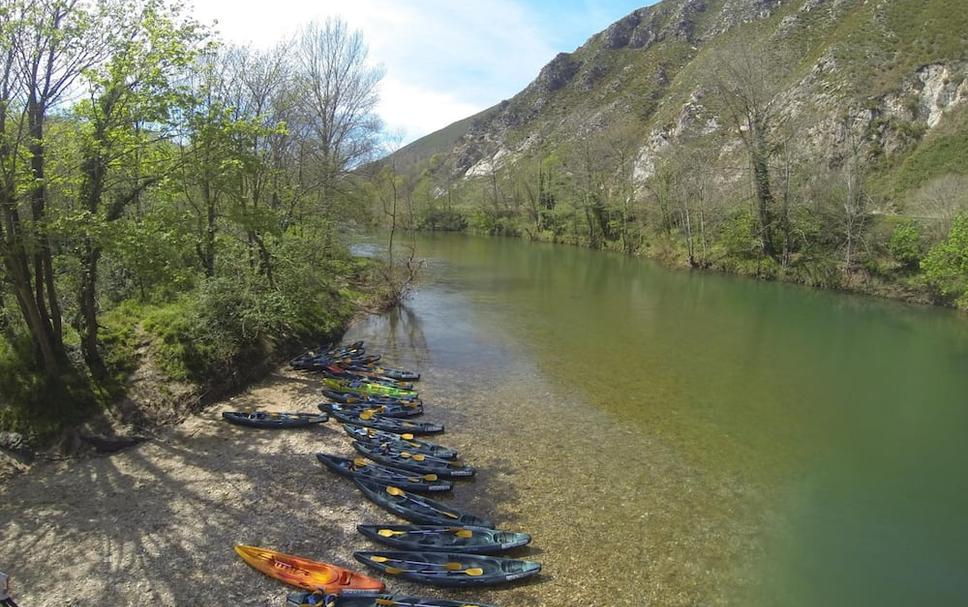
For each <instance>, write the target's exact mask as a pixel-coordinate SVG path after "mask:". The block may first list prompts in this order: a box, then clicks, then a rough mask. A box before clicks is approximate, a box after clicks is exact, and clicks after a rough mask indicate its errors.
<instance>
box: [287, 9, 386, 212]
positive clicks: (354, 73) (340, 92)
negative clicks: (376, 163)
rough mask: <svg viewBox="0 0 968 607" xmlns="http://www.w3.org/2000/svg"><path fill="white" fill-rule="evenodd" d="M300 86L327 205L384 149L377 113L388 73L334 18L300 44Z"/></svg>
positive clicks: (305, 33)
mask: <svg viewBox="0 0 968 607" xmlns="http://www.w3.org/2000/svg"><path fill="white" fill-rule="evenodd" d="M296 51H297V56H298V61H299V73H298V79H299V80H298V86H299V89H300V94H301V95H303V97H304V99H305V120H306V127H307V130H308V131H309V133H311V135H312V138H311V139H308V140H307V143H309V146H308V152H309V154H310V155H311V156H312V157H313V161H314V162H313V164H314V165H315V166H314V169H315V171H316V173H317V175H316V179H315V183H316V185H317V187H318V192H319V193H320V201H321V202H322V203H323V204H328V203H330V202H331V198H332V196H333V195H334V194H335V192H336V188H337V186H338V182H339V179H340V178H341V177H342V176H344V175H345V174H346V172H347V171H348V170H350V169H352V168H355V167H357V166H359V165H360V164H361V163H363V162H365V161H367V160H370V159H371V158H372V157H373V154H374V153H375V152H376V151H377V150H378V147H379V141H378V138H377V134H378V133H379V131H380V128H381V123H380V120H379V118H378V117H377V116H376V114H375V113H374V112H375V109H376V104H377V101H378V100H379V97H378V95H377V87H378V85H379V82H380V80H381V79H382V78H383V70H382V69H381V68H374V67H371V66H369V65H368V64H367V54H368V49H367V47H366V44H365V43H364V42H363V37H362V35H361V34H360V33H359V32H351V31H350V30H349V29H348V26H347V24H346V22H345V21H343V20H341V19H336V18H329V19H327V20H326V21H325V22H323V23H322V24H319V23H315V22H314V23H310V24H309V25H307V26H306V27H305V28H304V29H303V30H302V33H301V34H300V36H299V38H298V41H297V47H296Z"/></svg>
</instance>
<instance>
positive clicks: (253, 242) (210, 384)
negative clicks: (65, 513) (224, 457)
mask: <svg viewBox="0 0 968 607" xmlns="http://www.w3.org/2000/svg"><path fill="white" fill-rule="evenodd" d="M366 56H367V48H366V46H365V43H364V42H363V40H362V39H361V37H360V36H359V34H357V33H353V32H352V31H350V30H348V29H347V27H346V25H345V24H344V23H343V22H342V21H340V20H329V21H326V22H325V23H321V24H315V23H314V24H309V25H306V26H304V27H303V28H302V29H301V31H300V33H299V34H298V35H297V36H296V37H295V39H293V40H290V41H285V42H281V43H280V44H279V45H278V46H276V47H275V48H273V49H271V50H268V51H261V50H252V49H249V48H240V47H233V46H229V45H226V44H223V43H221V42H219V40H218V39H217V38H216V37H215V35H214V34H213V32H212V31H211V30H210V29H209V28H207V27H205V26H203V25H202V24H200V23H198V22H196V21H194V20H193V19H192V18H191V17H190V16H189V15H188V14H186V13H185V12H184V10H183V7H182V5H181V3H178V2H169V1H168V0H137V1H135V2H132V1H130V0H124V1H122V0H91V1H85V0H44V1H36V0H9V1H6V2H4V3H2V5H0V216H2V221H0V261H2V265H0V430H12V431H16V432H20V433H25V434H27V437H28V440H31V441H33V440H36V441H37V442H38V443H42V442H43V441H45V440H48V439H50V438H53V437H55V436H56V435H57V434H58V432H60V431H61V430H62V429H64V428H76V427H77V424H78V423H80V422H81V421H83V420H90V419H98V418H107V417H111V416H112V415H115V414H120V412H121V411H125V410H128V409H130V407H126V408H120V409H119V408H117V407H114V406H112V405H113V404H114V403H117V402H119V401H126V402H128V403H129V404H130V401H131V399H135V400H137V399H139V398H142V400H145V401H146V402H150V401H166V400H168V401H170V400H172V399H180V400H181V401H183V402H182V403H181V404H182V406H183V405H184V403H185V402H197V401H198V400H199V399H203V398H211V397H213V396H215V395H217V394H218V393H219V392H221V391H224V390H225V389H226V388H230V387H236V386H238V385H239V384H240V383H241V382H242V381H243V380H244V379H246V378H247V376H251V375H252V374H253V373H254V372H255V371H257V370H258V369H260V368H263V367H264V366H265V362H266V359H267V358H271V355H272V353H273V352H274V351H276V350H281V349H285V348H286V347H287V346H289V347H291V346H292V344H293V343H294V342H297V341H306V340H310V339H311V340H321V339H323V338H326V337H330V336H332V335H333V334H335V333H337V332H341V330H342V329H343V327H344V326H345V322H346V321H347V320H348V318H349V317H350V316H351V314H352V312H353V310H354V305H355V304H358V303H360V302H361V300H362V299H366V298H371V299H372V297H373V296H374V293H376V295H377V296H384V295H387V292H388V291H389V297H390V299H391V300H392V299H393V290H392V289H386V288H383V286H385V281H384V280H383V277H384V276H386V275H387V273H386V271H385V270H381V269H380V268H378V267H377V266H376V264H372V263H364V262H361V261H359V260H356V259H354V258H351V257H350V256H349V254H348V252H347V250H346V249H345V244H343V243H341V242H340V240H339V239H337V237H336V226H337V225H338V224H340V223H345V222H347V221H352V220H357V219H365V217H364V215H365V214H364V213H361V212H360V211H359V210H358V209H359V205H357V204H355V203H354V200H355V198H354V193H353V192H354V190H352V188H349V187H348V186H347V174H348V173H349V171H351V170H352V169H353V168H354V167H356V166H358V165H359V164H360V163H362V162H365V161H369V160H371V159H373V158H374V157H375V154H377V153H378V150H379V145H380V141H381V139H380V132H381V124H380V121H379V120H378V119H377V118H376V116H375V115H374V113H373V108H374V104H375V103H376V100H377V84H378V82H379V80H380V78H381V76H382V73H381V71H380V70H379V69H374V68H371V67H369V65H368V63H367V59H366ZM375 283H378V284H379V285H381V286H380V287H379V288H377V289H370V288H368V287H367V285H371V286H372V285H373V284H375ZM364 287H367V288H364ZM363 291H366V294H364V292H363ZM370 303H373V302H372V301H371V302H370ZM317 343H318V342H317ZM146 369H147V370H146ZM134 374H140V376H141V377H142V379H144V378H145V377H147V378H149V379H152V380H153V382H150V383H151V384H152V386H153V387H151V388H150V389H149V390H148V392H149V394H147V395H145V394H139V395H135V394H130V387H131V377H132V376H133V375H134ZM172 386H181V387H182V388H183V389H177V390H176V389H175V388H173V387H172ZM142 390H144V386H142ZM139 404H143V403H139ZM98 412H100V413H104V414H110V415H102V416H100V417H99V416H97V415H92V414H94V413H98ZM138 413H142V414H144V413H148V414H151V411H144V410H142V411H138Z"/></svg>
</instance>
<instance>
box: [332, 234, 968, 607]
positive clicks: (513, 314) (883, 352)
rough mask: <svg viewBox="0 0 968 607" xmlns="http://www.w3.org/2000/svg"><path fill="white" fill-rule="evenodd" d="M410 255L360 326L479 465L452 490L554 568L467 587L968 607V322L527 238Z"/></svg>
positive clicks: (669, 599)
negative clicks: (421, 263) (392, 301)
mask: <svg viewBox="0 0 968 607" xmlns="http://www.w3.org/2000/svg"><path fill="white" fill-rule="evenodd" d="M418 256H420V257H422V258H424V259H425V260H426V266H425V270H424V273H423V284H422V285H421V286H420V288H419V289H418V290H417V291H416V292H415V294H414V296H413V297H412V298H411V300H410V301H409V302H408V304H407V305H406V306H405V308H403V309H402V310H399V311H397V312H394V313H393V314H391V315H389V316H384V317H372V318H370V319H368V320H366V321H364V322H362V323H360V324H358V325H357V326H356V327H355V328H354V329H353V331H352V332H351V334H350V335H349V336H348V337H351V338H354V339H355V338H362V339H367V340H369V341H370V342H372V347H373V349H374V350H383V351H384V352H387V353H388V359H390V360H392V361H393V362H397V363H399V364H401V365H404V366H407V365H409V366H416V367H419V368H420V369H421V370H423V371H424V372H425V375H426V381H425V382H424V386H423V389H424V391H425V394H426V395H427V396H428V400H429V401H433V402H435V403H437V404H438V405H439V413H438V414H437V415H433V417H438V418H443V419H444V420H445V421H446V422H447V423H448V424H449V425H448V436H447V441H443V440H442V442H448V441H449V442H452V443H456V444H458V445H460V446H461V447H462V449H463V452H464V453H465V456H466V459H467V460H468V461H469V462H470V463H473V464H476V465H478V466H479V467H480V468H481V469H482V473H481V474H480V477H479V478H478V480H477V481H476V482H475V483H474V484H473V485H467V486H461V487H460V488H459V489H458V490H457V493H458V494H459V496H458V497H457V498H455V499H457V500H458V501H463V502H464V503H465V504H466V505H469V506H470V507H474V508H476V509H477V510H479V511H483V513H485V514H490V515H493V516H494V517H495V518H496V519H497V520H498V522H499V523H501V524H502V525H503V526H505V527H509V528H515V529H521V530H527V531H530V532H532V533H533V534H534V536H535V547H534V548H533V549H531V550H530V551H528V552H526V553H524V554H523V555H522V556H525V557H528V558H534V559H536V560H540V561H542V562H543V563H544V566H545V575H543V576H542V578H541V579H539V580H537V581H536V582H534V583H532V584H528V585H525V586H520V587H515V588H511V589H507V590H497V591H492V592H487V593H477V594H473V595H470V594H469V595H466V596H468V597H469V596H476V597H480V599H481V600H489V601H492V602H494V603H497V604H499V605H505V606H511V607H513V606H515V605H521V606H525V605H558V606H563V605H568V604H582V605H601V606H610V605H646V604H650V605H720V604H730V605H732V604H736V605H795V606H799V605H804V606H807V605H809V606H815V605H956V604H968V475H966V470H968V318H966V317H965V316H963V315H958V314H956V313H952V312H949V311H944V310H934V309H926V308H925V309H922V308H916V307H909V306H905V305H900V304H894V303H890V302H884V301H879V300H873V299H868V298H862V297H854V296H846V295H841V294H834V293H825V292H820V291H814V290H810V289H805V288H799V287H795V286H789V285H780V284H771V283H761V282H755V281H748V280H743V279H735V278H730V277H724V276H718V275H710V274H699V273H688V272H677V271H669V270H665V269H662V268H659V267H657V266H655V265H653V264H650V263H648V262H645V261H642V260H636V259H629V258H625V257H622V256H618V255H611V254H604V253H600V252H594V251H588V250H582V249H575V248H569V247H558V246H551V245H535V244H529V243H526V242H523V241H518V240H505V239H488V238H475V237H466V236H440V237H433V238H423V239H421V240H420V241H419V242H418ZM432 404H433V403H432ZM430 416H431V415H428V417H430ZM461 495H463V497H461ZM442 596H444V595H442Z"/></svg>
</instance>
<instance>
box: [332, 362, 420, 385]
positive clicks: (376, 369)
mask: <svg viewBox="0 0 968 607" xmlns="http://www.w3.org/2000/svg"><path fill="white" fill-rule="evenodd" d="M344 367H345V368H346V369H347V370H350V371H372V372H373V373H379V374H380V375H382V376H384V377H389V378H391V379H395V380H397V381H417V380H419V379H420V374H419V373H417V372H416V371H407V370H406V369H393V368H391V367H383V366H379V365H373V364H371V365H369V366H366V365H354V364H352V363H351V364H349V365H344Z"/></svg>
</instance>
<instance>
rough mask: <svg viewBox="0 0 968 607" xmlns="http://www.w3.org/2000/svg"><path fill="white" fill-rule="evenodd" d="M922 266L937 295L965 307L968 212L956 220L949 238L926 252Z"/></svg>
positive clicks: (966, 307) (967, 277)
mask: <svg viewBox="0 0 968 607" xmlns="http://www.w3.org/2000/svg"><path fill="white" fill-rule="evenodd" d="M921 268H922V270H923V271H924V277H925V279H926V280H927V283H928V285H930V286H931V287H932V288H933V289H934V290H935V291H936V292H937V293H938V294H939V295H941V296H942V297H943V298H945V299H947V300H950V301H954V302H955V304H956V305H957V306H958V307H960V308H965V309H968V215H964V214H962V215H959V216H958V217H957V218H956V219H955V221H954V223H953V224H952V226H951V232H950V233H949V234H948V238H947V239H945V240H943V241H941V242H939V243H938V244H936V245H935V246H934V247H932V248H931V250H930V251H928V254H927V255H926V256H925V257H924V260H923V261H922V262H921Z"/></svg>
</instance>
